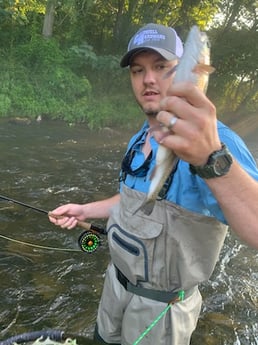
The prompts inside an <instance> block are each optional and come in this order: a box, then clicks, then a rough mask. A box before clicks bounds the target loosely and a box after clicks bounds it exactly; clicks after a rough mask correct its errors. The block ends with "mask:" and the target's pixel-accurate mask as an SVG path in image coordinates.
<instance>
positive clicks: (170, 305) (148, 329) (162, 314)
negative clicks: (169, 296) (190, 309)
mask: <svg viewBox="0 0 258 345" xmlns="http://www.w3.org/2000/svg"><path fill="white" fill-rule="evenodd" d="M184 297H185V292H184V291H183V290H181V291H179V292H178V297H177V298H176V299H175V300H173V301H171V302H169V304H168V305H167V306H166V308H165V309H164V310H162V312H161V313H160V314H159V315H158V316H157V317H156V319H155V320H154V321H152V323H151V324H150V325H149V326H148V327H147V328H146V329H145V331H143V332H142V334H141V335H140V336H139V337H138V338H137V339H136V340H135V342H134V343H133V345H138V344H139V343H140V342H141V341H142V339H143V338H144V337H145V336H146V335H147V334H148V333H149V332H150V331H151V330H152V328H153V327H154V326H155V325H156V324H157V323H158V322H159V320H160V319H162V317H163V316H164V315H165V314H166V313H167V312H168V310H169V309H170V308H172V306H173V304H175V303H176V302H180V301H183V300H184Z"/></svg>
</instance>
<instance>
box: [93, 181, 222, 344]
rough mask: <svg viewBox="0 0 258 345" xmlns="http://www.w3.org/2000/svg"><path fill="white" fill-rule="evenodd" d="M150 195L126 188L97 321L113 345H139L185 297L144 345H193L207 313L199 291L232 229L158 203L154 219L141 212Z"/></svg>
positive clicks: (111, 231) (111, 233) (113, 222)
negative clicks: (169, 305)
mask: <svg viewBox="0 0 258 345" xmlns="http://www.w3.org/2000/svg"><path fill="white" fill-rule="evenodd" d="M144 196H145V194H144V193H141V192H138V191H135V190H132V189H130V188H128V187H126V186H125V185H123V191H122V193H121V201H120V204H119V205H117V206H116V207H115V208H114V209H113V210H112V215H111V216H110V218H109V221H108V226H107V231H108V242H109V248H110V255H111V263H110V265H109V267H108V270H107V273H106V278H105V284H104V290H103V294H102V298H101V302H100V306H99V312H98V317H97V325H98V332H99V335H100V336H101V338H102V339H104V341H105V342H106V343H108V344H123V345H132V344H133V342H134V341H135V339H137V337H138V336H139V335H140V334H141V333H142V332H143V331H144V329H146V328H147V327H148V326H149V324H150V323H151V322H152V321H153V320H154V319H155V318H156V317H157V315H158V314H159V313H160V312H162V310H163V309H164V307H165V306H166V305H167V303H169V302H170V301H171V300H172V299H173V298H175V297H176V296H177V294H178V291H180V290H184V291H185V299H184V301H181V302H178V303H176V304H174V305H173V307H172V308H170V310H169V312H168V313H167V314H166V315H165V316H164V317H163V318H162V319H161V320H160V321H159V324H158V326H156V327H155V328H153V330H152V331H151V332H150V333H149V334H148V335H147V336H146V337H145V338H144V339H143V340H142V341H141V344H142V345H147V344H149V345H152V344H159V345H168V344H169V345H188V344H189V342H190V337H191V334H192V332H193V330H194V329H195V327H196V323H197V320H198V316H199V313H200V308H201V296H200V293H199V291H198V288H197V286H198V284H199V283H201V282H203V281H206V280H208V279H209V277H210V275H211V274H212V271H213V269H214V267H215V264H216V262H217V260H218V256H219V252H220V250H221V247H222V245H223V242H224V239H225V236H226V232H227V226H225V225H224V224H222V223H220V222H218V221H217V220H216V219H215V218H211V217H207V216H203V215H200V214H197V213H193V212H190V211H188V210H185V209H183V208H181V207H179V206H178V205H175V204H173V203H171V202H168V201H166V200H160V201H156V203H155V207H154V210H153V212H152V213H151V215H150V216H146V215H145V214H144V213H142V212H141V211H139V212H137V213H136V214H134V212H135V211H136V210H137V209H138V208H139V207H140V205H141V204H142V200H144Z"/></svg>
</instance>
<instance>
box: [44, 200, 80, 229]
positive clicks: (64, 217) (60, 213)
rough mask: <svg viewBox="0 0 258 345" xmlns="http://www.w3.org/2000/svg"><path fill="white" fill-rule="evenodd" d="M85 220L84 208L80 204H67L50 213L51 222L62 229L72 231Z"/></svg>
mask: <svg viewBox="0 0 258 345" xmlns="http://www.w3.org/2000/svg"><path fill="white" fill-rule="evenodd" d="M84 219H85V216H84V206H83V205H79V204H66V205H63V206H60V207H57V208H56V209H55V210H53V211H51V212H49V220H50V221H51V222H52V223H54V224H55V225H58V226H60V227H61V228H67V229H72V228H74V227H75V226H76V225H77V223H78V220H84Z"/></svg>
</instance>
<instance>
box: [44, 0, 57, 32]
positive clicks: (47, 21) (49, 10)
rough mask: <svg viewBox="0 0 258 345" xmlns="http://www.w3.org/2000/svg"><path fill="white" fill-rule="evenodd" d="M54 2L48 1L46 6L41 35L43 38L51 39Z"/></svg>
mask: <svg viewBox="0 0 258 345" xmlns="http://www.w3.org/2000/svg"><path fill="white" fill-rule="evenodd" d="M55 6H56V0H48V1H47V4H46V12H45V16H44V23H43V30H42V35H43V37H45V38H50V37H52V34H53V26H54V19H55Z"/></svg>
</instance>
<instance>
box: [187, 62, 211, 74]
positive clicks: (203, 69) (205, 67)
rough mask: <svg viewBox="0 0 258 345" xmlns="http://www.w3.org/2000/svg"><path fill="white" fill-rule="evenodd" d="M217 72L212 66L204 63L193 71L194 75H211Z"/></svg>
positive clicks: (199, 64)
mask: <svg viewBox="0 0 258 345" xmlns="http://www.w3.org/2000/svg"><path fill="white" fill-rule="evenodd" d="M214 71H215V68H214V67H213V66H211V65H206V64H204V63H198V64H197V65H196V66H195V67H194V68H193V70H192V72H193V73H208V74H211V73H213V72H214Z"/></svg>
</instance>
